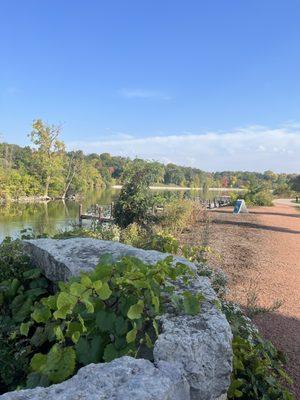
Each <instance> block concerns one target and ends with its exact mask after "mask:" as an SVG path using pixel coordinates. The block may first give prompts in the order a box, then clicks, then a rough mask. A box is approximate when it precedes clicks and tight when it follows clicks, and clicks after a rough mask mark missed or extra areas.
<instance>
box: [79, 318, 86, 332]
mask: <svg viewBox="0 0 300 400" xmlns="http://www.w3.org/2000/svg"><path fill="white" fill-rule="evenodd" d="M77 318H78V321H79V322H80V324H81V326H82V332H86V331H87V329H86V326H85V323H84V320H83V318H82V316H81V315H80V314H78V315H77Z"/></svg>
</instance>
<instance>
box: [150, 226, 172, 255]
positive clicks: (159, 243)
mask: <svg viewBox="0 0 300 400" xmlns="http://www.w3.org/2000/svg"><path fill="white" fill-rule="evenodd" d="M143 248H145V249H151V250H157V251H161V252H163V253H171V254H177V253H178V249H179V241H178V240H177V239H176V238H175V237H174V236H172V235H170V234H168V233H166V232H164V231H161V232H157V233H154V234H152V235H151V236H150V237H149V239H148V241H146V243H145V244H144V246H143Z"/></svg>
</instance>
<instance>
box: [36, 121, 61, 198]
mask: <svg viewBox="0 0 300 400" xmlns="http://www.w3.org/2000/svg"><path fill="white" fill-rule="evenodd" d="M32 128H33V130H32V132H31V134H30V138H31V141H32V143H33V144H34V145H35V146H36V150H35V151H34V153H33V157H34V159H35V161H36V164H37V167H38V171H37V174H38V175H39V176H40V178H41V181H42V184H43V186H44V196H45V197H48V195H49V186H50V184H51V182H52V179H53V178H54V177H55V176H56V175H58V174H60V173H61V171H62V167H63V156H64V152H65V145H64V143H63V142H62V141H60V140H58V136H59V134H60V132H61V127H60V126H55V125H47V124H45V123H44V122H43V121H42V120H41V119H37V120H35V121H34V122H33V125H32Z"/></svg>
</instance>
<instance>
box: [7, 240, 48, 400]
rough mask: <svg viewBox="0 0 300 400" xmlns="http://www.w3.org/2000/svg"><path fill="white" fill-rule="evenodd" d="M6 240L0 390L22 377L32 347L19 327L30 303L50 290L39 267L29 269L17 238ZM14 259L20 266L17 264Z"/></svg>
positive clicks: (13, 385)
mask: <svg viewBox="0 0 300 400" xmlns="http://www.w3.org/2000/svg"><path fill="white" fill-rule="evenodd" d="M9 244H10V246H9V248H10V249H11V250H13V252H12V253H11V254H10V258H9V262H10V263H9V264H7V268H8V269H10V268H11V267H12V269H11V270H10V274H9V275H10V276H9V279H6V280H4V281H2V282H1V283H0V311H1V316H0V360H1V363H0V393H1V392H6V391H7V390H12V389H15V388H16V387H17V386H18V385H20V384H22V382H24V380H25V378H26V371H27V368H28V365H29V361H30V358H31V356H32V354H33V353H34V349H33V348H32V344H31V343H30V341H29V340H28V339H26V338H24V337H22V336H21V335H20V332H19V330H20V327H21V328H22V329H23V327H25V326H27V324H31V322H30V323H29V322H28V321H30V319H31V313H32V312H33V309H34V303H35V302H36V301H37V300H39V299H40V298H41V297H42V296H45V295H47V294H48V293H49V290H50V285H49V282H48V281H47V279H46V278H44V277H43V276H42V275H41V272H40V270H38V269H32V267H31V266H30V264H29V263H28V260H27V257H24V256H23V255H22V253H20V250H19V242H18V241H16V242H10V243H9ZM12 260H14V262H13V263H12ZM18 262H20V264H19V265H20V268H18V267H17V266H18ZM29 268H30V269H29ZM7 275H8V274H7ZM7 277H8V276H7Z"/></svg>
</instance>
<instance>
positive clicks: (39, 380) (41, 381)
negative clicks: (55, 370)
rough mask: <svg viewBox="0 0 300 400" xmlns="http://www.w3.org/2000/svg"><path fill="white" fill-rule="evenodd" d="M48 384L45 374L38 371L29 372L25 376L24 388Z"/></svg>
mask: <svg viewBox="0 0 300 400" xmlns="http://www.w3.org/2000/svg"><path fill="white" fill-rule="evenodd" d="M49 384H50V382H49V379H48V378H47V376H46V375H43V374H41V373H39V372H31V373H30V374H29V375H28V376H27V380H26V389H34V388H36V387H37V386H40V387H47V386H49Z"/></svg>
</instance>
